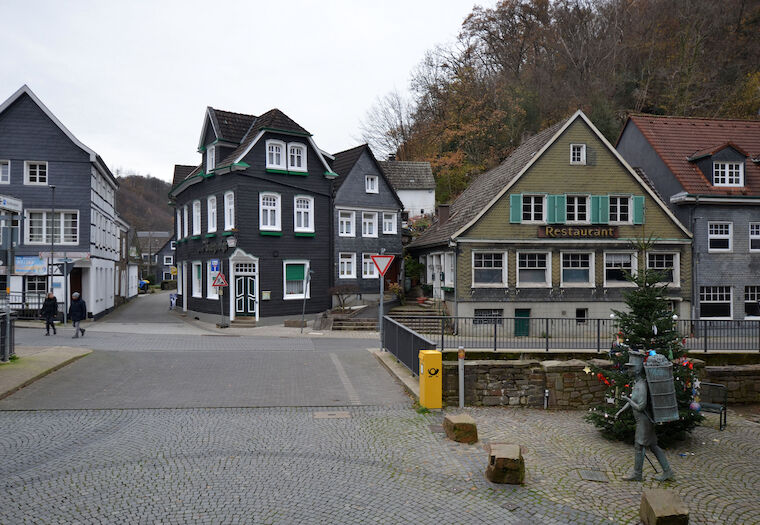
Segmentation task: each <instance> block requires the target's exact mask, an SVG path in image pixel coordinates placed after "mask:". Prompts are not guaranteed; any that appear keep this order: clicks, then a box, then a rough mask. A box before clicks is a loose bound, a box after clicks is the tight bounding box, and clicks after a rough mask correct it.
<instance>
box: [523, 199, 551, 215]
mask: <svg viewBox="0 0 760 525" xmlns="http://www.w3.org/2000/svg"><path fill="white" fill-rule="evenodd" d="M545 199H546V195H523V196H522V222H544V209H545V208H546V206H544V201H545Z"/></svg>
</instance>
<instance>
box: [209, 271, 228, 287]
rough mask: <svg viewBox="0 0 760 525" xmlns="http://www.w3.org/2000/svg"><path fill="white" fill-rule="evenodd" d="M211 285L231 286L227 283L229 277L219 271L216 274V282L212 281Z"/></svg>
mask: <svg viewBox="0 0 760 525" xmlns="http://www.w3.org/2000/svg"><path fill="white" fill-rule="evenodd" d="M211 286H229V285H228V284H227V279H226V278H225V277H224V274H223V273H219V274H217V276H216V279H214V282H213V283H211Z"/></svg>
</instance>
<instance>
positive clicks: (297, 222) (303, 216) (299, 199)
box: [293, 195, 314, 233]
mask: <svg viewBox="0 0 760 525" xmlns="http://www.w3.org/2000/svg"><path fill="white" fill-rule="evenodd" d="M293 230H294V231H297V232H310V233H313V232H314V197H309V196H306V195H296V196H295V197H294V198H293Z"/></svg>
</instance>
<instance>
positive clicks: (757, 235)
mask: <svg viewBox="0 0 760 525" xmlns="http://www.w3.org/2000/svg"><path fill="white" fill-rule="evenodd" d="M747 228H748V235H749V245H748V248H749V251H751V252H760V248H752V241H753V240H756V241H758V243H760V222H750V223H749V226H747ZM753 228H754V229H755V232H754V233H753V232H752V230H753Z"/></svg>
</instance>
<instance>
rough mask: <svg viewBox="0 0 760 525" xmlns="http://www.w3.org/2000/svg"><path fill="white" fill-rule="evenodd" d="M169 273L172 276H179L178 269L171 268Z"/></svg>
mask: <svg viewBox="0 0 760 525" xmlns="http://www.w3.org/2000/svg"><path fill="white" fill-rule="evenodd" d="M169 273H171V274H172V275H177V267H176V266H172V267H171V268H169Z"/></svg>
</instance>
